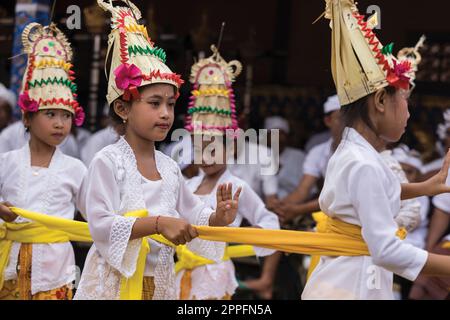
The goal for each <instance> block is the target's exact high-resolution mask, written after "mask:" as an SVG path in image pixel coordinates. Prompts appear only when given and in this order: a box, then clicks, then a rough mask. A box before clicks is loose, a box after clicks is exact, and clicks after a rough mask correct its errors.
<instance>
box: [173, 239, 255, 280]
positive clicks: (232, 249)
mask: <svg viewBox="0 0 450 320" xmlns="http://www.w3.org/2000/svg"><path fill="white" fill-rule="evenodd" d="M176 251H177V258H178V261H177V263H176V264H175V272H176V273H178V272H180V271H181V270H192V269H195V268H197V267H200V266H204V265H207V264H214V263H215V262H214V261H212V260H209V259H206V258H204V257H202V256H199V255H198V254H195V253H194V252H192V251H190V250H189V249H188V248H187V246H186V245H181V246H178V247H177V249H176ZM254 255H255V250H253V246H249V245H235V246H227V247H226V249H225V254H224V256H223V258H222V261H227V260H230V259H231V258H242V257H251V256H254Z"/></svg>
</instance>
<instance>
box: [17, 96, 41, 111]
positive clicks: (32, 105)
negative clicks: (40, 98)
mask: <svg viewBox="0 0 450 320" xmlns="http://www.w3.org/2000/svg"><path fill="white" fill-rule="evenodd" d="M18 104H19V107H20V109H22V110H23V111H25V112H36V111H38V109H39V103H38V102H37V101H36V100H33V99H31V98H30V96H29V95H28V91H25V92H24V93H22V94H20V96H19V102H18Z"/></svg>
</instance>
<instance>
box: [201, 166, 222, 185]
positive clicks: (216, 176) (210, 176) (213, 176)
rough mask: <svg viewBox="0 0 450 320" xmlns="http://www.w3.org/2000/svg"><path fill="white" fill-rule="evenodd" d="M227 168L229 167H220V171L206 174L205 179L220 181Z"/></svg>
mask: <svg viewBox="0 0 450 320" xmlns="http://www.w3.org/2000/svg"><path fill="white" fill-rule="evenodd" d="M226 170H227V167H226V166H224V167H223V168H222V169H220V170H219V171H217V172H215V173H213V174H205V177H204V179H205V180H208V181H216V182H217V181H219V179H220V177H221V176H222V175H223V174H224V173H225V171H226Z"/></svg>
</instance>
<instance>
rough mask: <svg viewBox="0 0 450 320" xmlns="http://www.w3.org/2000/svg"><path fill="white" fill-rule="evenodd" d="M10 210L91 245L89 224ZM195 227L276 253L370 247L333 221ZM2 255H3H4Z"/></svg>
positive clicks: (341, 252) (129, 288)
mask: <svg viewBox="0 0 450 320" xmlns="http://www.w3.org/2000/svg"><path fill="white" fill-rule="evenodd" d="M11 210H12V211H13V212H14V213H16V214H18V215H20V216H23V217H25V218H28V219H30V220H33V221H35V222H36V223H39V224H42V225H45V227H47V228H49V229H51V230H59V231H62V232H65V233H66V234H67V235H68V237H69V238H70V240H75V241H92V240H91V237H90V234H89V229H88V225H87V223H86V222H79V221H73V220H67V219H63V218H59V217H53V216H48V215H44V214H40V213H35V212H30V211H27V210H23V209H18V208H11ZM126 216H135V217H145V216H147V211H146V210H139V211H135V212H131V213H128V214H126ZM195 227H196V229H197V231H198V233H199V238H201V239H203V240H210V241H221V242H233V243H243V244H247V245H252V246H258V247H264V248H268V249H274V250H277V251H284V252H290V253H299V254H309V255H326V256H360V255H369V251H368V248H367V245H366V244H365V243H364V240H363V239H362V236H361V230H360V227H358V226H354V225H351V224H348V223H345V222H342V221H339V220H336V219H330V222H329V223H327V229H328V230H327V233H316V232H303V231H290V230H268V229H259V228H230V227H207V226H195ZM7 228H8V225H7ZM8 233H9V232H8ZM72 237H74V238H72ZM150 238H152V239H154V240H156V241H160V242H162V243H165V244H167V245H171V246H174V245H173V244H171V243H170V242H169V241H168V240H166V239H164V238H163V237H162V236H160V235H154V236H150ZM3 239H5V237H0V243H2V246H5V247H6V245H3V243H4V242H5V241H3ZM6 239H7V236H6ZM142 241H143V246H142V247H141V252H140V255H139V258H138V266H137V271H136V273H135V274H134V275H133V277H131V278H130V279H128V280H127V281H122V284H123V285H124V287H121V298H123V299H125V298H130V299H140V298H141V295H142V289H141V288H142V279H143V269H144V267H145V259H144V258H145V254H146V253H145V252H146V250H149V248H147V247H146V246H147V245H146V244H144V242H145V243H147V241H145V239H143V240H142ZM6 249H7V248H6ZM1 254H2V255H3V254H4V252H2V253H1ZM142 265H143V266H144V267H143V266H142ZM0 271H1V270H0ZM137 282H140V284H137ZM125 288H126V289H125ZM122 291H123V292H122ZM139 291H141V292H139Z"/></svg>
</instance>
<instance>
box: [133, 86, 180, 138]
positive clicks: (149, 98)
mask: <svg viewBox="0 0 450 320" xmlns="http://www.w3.org/2000/svg"><path fill="white" fill-rule="evenodd" d="M140 95H141V98H140V99H139V100H134V101H133V103H132V106H131V108H130V109H129V112H128V117H127V123H128V125H127V131H128V130H132V131H134V133H135V134H136V135H138V136H140V137H142V138H144V139H147V140H151V141H163V140H164V139H165V138H166V136H167V134H168V133H169V130H170V128H171V127H172V124H173V119H174V109H175V102H176V98H175V90H174V87H173V86H172V85H169V84H153V85H149V86H147V87H144V88H143V89H142V90H141V92H140Z"/></svg>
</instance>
